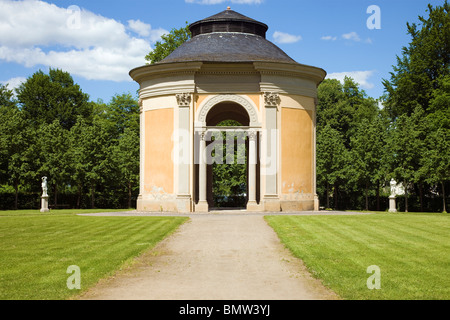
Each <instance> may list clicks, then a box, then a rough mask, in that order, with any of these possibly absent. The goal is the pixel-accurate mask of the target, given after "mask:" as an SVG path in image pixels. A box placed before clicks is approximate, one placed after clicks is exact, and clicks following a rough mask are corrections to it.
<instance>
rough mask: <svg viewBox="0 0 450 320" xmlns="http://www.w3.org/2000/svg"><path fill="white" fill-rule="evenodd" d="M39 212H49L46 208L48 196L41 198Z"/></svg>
mask: <svg viewBox="0 0 450 320" xmlns="http://www.w3.org/2000/svg"><path fill="white" fill-rule="evenodd" d="M40 211H41V212H49V211H50V210H49V208H48V196H42V197H41V210H40Z"/></svg>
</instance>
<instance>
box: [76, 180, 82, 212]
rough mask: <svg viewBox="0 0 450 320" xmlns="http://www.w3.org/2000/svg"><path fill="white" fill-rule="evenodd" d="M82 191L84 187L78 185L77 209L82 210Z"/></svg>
mask: <svg viewBox="0 0 450 320" xmlns="http://www.w3.org/2000/svg"><path fill="white" fill-rule="evenodd" d="M82 190H83V187H82V186H81V185H78V196H77V209H80V205H81V191H82Z"/></svg>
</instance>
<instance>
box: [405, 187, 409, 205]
mask: <svg viewBox="0 0 450 320" xmlns="http://www.w3.org/2000/svg"><path fill="white" fill-rule="evenodd" d="M405 212H408V184H407V183H405Z"/></svg>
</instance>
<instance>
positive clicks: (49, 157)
mask: <svg viewBox="0 0 450 320" xmlns="http://www.w3.org/2000/svg"><path fill="white" fill-rule="evenodd" d="M37 133H38V137H39V139H38V141H37V143H38V145H39V154H40V157H41V164H40V168H39V170H38V173H39V175H40V176H47V177H48V181H49V184H50V185H52V186H53V197H54V205H55V206H56V205H57V204H58V192H59V190H62V189H63V188H64V187H65V186H66V185H67V183H68V181H69V176H70V171H71V170H70V166H71V162H70V160H69V159H70V158H69V156H70V153H69V150H70V143H69V142H70V139H69V131H67V130H65V129H64V128H63V127H62V125H61V124H60V122H59V120H54V121H53V122H52V123H50V124H45V123H44V124H42V125H41V126H40V127H39V129H38V130H37Z"/></svg>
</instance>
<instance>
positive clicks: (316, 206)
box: [314, 194, 320, 211]
mask: <svg viewBox="0 0 450 320" xmlns="http://www.w3.org/2000/svg"><path fill="white" fill-rule="evenodd" d="M319 210H320V203H319V197H318V196H317V194H316V195H315V196H314V211H319Z"/></svg>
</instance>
